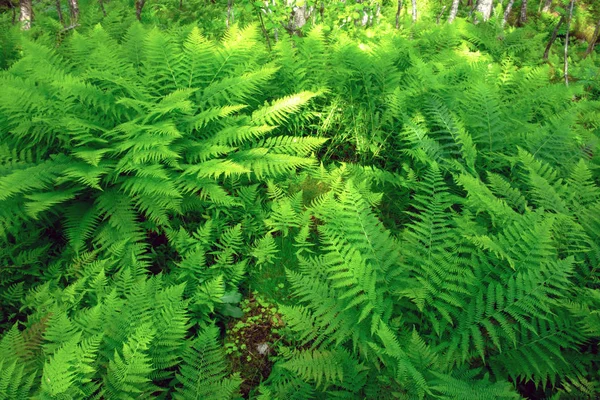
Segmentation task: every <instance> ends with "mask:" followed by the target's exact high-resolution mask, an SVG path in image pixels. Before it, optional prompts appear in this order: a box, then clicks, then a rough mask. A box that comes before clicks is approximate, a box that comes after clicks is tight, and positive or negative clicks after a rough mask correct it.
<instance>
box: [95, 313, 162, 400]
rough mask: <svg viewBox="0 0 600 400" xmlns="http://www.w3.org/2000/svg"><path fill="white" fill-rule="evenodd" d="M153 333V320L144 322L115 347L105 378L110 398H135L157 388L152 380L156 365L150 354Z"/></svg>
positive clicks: (106, 394) (148, 393) (107, 395)
mask: <svg viewBox="0 0 600 400" xmlns="http://www.w3.org/2000/svg"><path fill="white" fill-rule="evenodd" d="M154 333H155V332H154V330H153V329H152V328H151V327H150V324H146V325H142V326H140V327H139V328H138V329H136V331H135V332H134V333H133V334H132V335H131V336H130V337H129V338H128V339H127V342H126V343H124V344H123V347H122V349H120V350H115V351H114V356H113V359H112V360H111V361H110V363H109V365H108V371H107V375H106V378H105V381H104V390H105V392H104V394H105V396H106V398H107V399H117V398H119V399H134V398H136V397H138V396H150V395H151V394H152V393H153V392H154V391H155V390H156V388H155V387H154V385H153V384H152V383H151V380H150V373H151V372H152V370H153V368H152V365H151V360H150V357H149V356H148V354H147V353H148V345H149V343H150V341H151V340H152V339H153V337H154Z"/></svg>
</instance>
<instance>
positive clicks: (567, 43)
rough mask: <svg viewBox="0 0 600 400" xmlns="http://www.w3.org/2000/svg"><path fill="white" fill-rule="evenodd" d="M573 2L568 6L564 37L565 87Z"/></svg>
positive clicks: (567, 74) (567, 81)
mask: <svg viewBox="0 0 600 400" xmlns="http://www.w3.org/2000/svg"><path fill="white" fill-rule="evenodd" d="M574 6H575V0H571V4H570V5H569V18H568V19H567V36H566V37H565V85H567V86H569V31H570V30H571V19H573V7H574Z"/></svg>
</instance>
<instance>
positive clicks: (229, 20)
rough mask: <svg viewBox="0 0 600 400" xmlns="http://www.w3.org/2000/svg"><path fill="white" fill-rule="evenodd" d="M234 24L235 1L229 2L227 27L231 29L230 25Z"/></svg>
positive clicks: (230, 0) (229, 0)
mask: <svg viewBox="0 0 600 400" xmlns="http://www.w3.org/2000/svg"><path fill="white" fill-rule="evenodd" d="M232 22H233V0H228V1H227V21H225V26H226V27H227V28H229V25H230V24H231V23H232Z"/></svg>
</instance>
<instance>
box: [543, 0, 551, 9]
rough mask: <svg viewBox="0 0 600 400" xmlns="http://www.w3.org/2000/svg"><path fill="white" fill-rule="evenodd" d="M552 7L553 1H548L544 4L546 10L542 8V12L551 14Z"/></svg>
mask: <svg viewBox="0 0 600 400" xmlns="http://www.w3.org/2000/svg"><path fill="white" fill-rule="evenodd" d="M551 6H552V0H546V2H545V3H544V8H542V12H549V11H550V7H551Z"/></svg>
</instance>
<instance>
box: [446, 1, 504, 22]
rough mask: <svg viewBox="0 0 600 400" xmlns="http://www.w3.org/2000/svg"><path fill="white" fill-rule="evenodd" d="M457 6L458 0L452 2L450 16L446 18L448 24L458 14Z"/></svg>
mask: <svg viewBox="0 0 600 400" xmlns="http://www.w3.org/2000/svg"><path fill="white" fill-rule="evenodd" d="M513 1H514V0H513ZM459 4H460V0H452V7H451V8H450V15H449V16H448V22H449V23H452V21H454V20H455V19H456V15H457V14H458V5H459Z"/></svg>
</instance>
